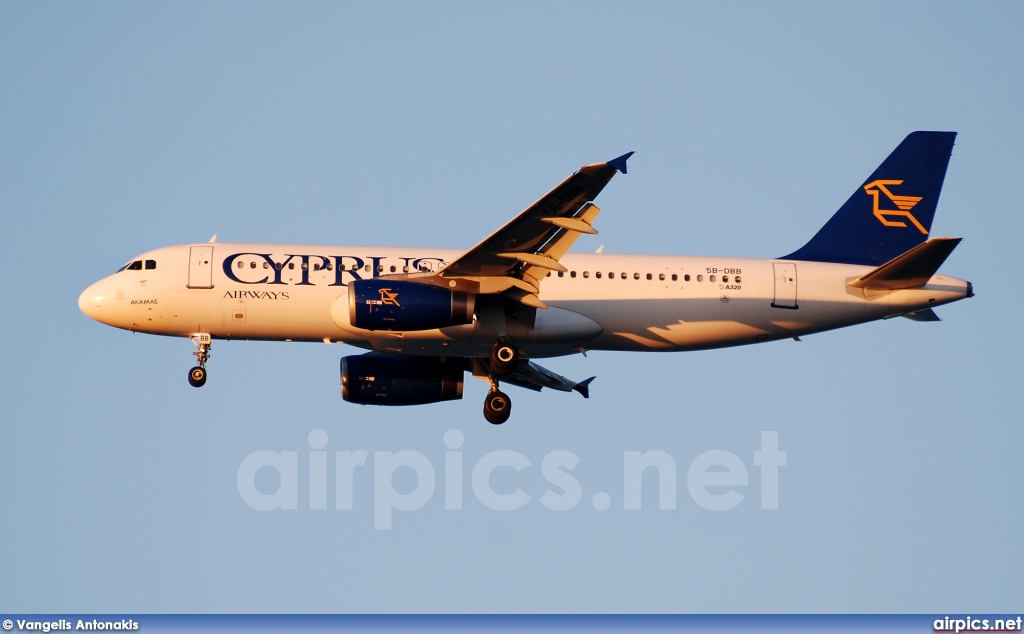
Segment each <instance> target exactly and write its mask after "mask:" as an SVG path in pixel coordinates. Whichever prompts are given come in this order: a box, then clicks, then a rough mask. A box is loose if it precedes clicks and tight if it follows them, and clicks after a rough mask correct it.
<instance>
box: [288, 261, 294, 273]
mask: <svg viewBox="0 0 1024 634" xmlns="http://www.w3.org/2000/svg"><path fill="white" fill-rule="evenodd" d="M288 270H289V271H294V270H295V263H294V262H289V263H288Z"/></svg>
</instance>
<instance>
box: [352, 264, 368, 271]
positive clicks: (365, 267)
mask: <svg viewBox="0 0 1024 634" xmlns="http://www.w3.org/2000/svg"><path fill="white" fill-rule="evenodd" d="M352 270H353V271H354V270H355V269H352ZM363 270H364V271H366V272H367V273H369V272H370V265H369V264H367V265H366V266H364V267H363Z"/></svg>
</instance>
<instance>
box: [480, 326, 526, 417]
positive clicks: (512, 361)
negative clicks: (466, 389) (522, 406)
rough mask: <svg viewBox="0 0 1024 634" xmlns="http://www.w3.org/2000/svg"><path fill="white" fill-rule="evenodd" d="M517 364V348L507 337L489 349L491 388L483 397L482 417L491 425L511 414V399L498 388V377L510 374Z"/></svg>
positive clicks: (488, 378)
mask: <svg viewBox="0 0 1024 634" xmlns="http://www.w3.org/2000/svg"><path fill="white" fill-rule="evenodd" d="M518 364H519V350H518V349H517V348H516V347H515V345H513V343H512V342H511V341H509V340H508V339H505V338H504V337H502V338H501V339H498V341H497V343H495V344H494V348H492V349H491V372H490V374H489V375H488V376H487V380H488V381H489V382H490V383H491V390H490V392H488V393H487V398H486V399H484V418H486V419H487V422H488V423H491V424H492V425H500V424H502V423H504V422H505V421H507V420H508V417H509V416H511V415H512V399H510V398H509V397H508V395H507V394H505V393H504V392H502V391H501V390H499V389H498V377H499V376H507V375H509V374H512V372H514V371H515V369H516V366H517V365H518Z"/></svg>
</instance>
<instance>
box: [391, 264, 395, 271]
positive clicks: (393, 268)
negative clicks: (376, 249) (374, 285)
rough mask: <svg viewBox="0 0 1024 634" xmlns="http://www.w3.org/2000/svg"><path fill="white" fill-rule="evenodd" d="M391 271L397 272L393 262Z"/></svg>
mask: <svg viewBox="0 0 1024 634" xmlns="http://www.w3.org/2000/svg"><path fill="white" fill-rule="evenodd" d="M391 272H392V273H394V272H395V265H394V264H392V265H391Z"/></svg>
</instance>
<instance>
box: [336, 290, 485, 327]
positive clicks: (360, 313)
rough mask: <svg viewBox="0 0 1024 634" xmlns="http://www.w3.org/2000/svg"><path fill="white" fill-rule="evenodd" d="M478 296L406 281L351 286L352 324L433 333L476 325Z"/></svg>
mask: <svg viewBox="0 0 1024 634" xmlns="http://www.w3.org/2000/svg"><path fill="white" fill-rule="evenodd" d="M475 300H476V296H475V295H470V294H467V293H459V292H456V291H452V290H449V289H447V288H443V287H440V286H432V285H430V284H421V283H419V282H408V281H404V280H384V279H372V280H356V281H354V282H350V283H349V285H348V309H349V323H351V324H352V325H353V326H355V327H357V328H363V329H366V330H431V329H433V328H445V327H447V326H460V325H462V324H468V323H471V322H472V321H473V312H474V311H475V310H476V301H475Z"/></svg>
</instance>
